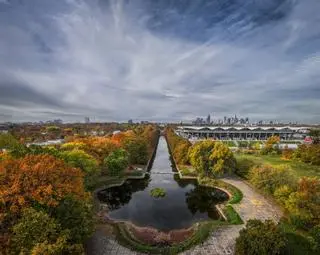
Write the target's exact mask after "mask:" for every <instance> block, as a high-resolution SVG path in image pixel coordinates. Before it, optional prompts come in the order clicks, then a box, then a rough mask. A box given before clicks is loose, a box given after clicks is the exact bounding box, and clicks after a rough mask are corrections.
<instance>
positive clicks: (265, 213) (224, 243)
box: [182, 177, 282, 255]
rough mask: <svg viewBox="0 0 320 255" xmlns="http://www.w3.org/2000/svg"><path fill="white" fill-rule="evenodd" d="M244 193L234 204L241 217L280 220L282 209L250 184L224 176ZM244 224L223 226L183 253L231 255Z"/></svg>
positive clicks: (188, 254) (187, 254)
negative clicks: (238, 201)
mask: <svg viewBox="0 0 320 255" xmlns="http://www.w3.org/2000/svg"><path fill="white" fill-rule="evenodd" d="M222 180H223V181H225V182H228V183H230V184H232V185H234V186H236V187H237V188H238V189H240V190H241V191H242V193H243V199H242V200H241V202H240V203H239V204H236V205H233V207H234V209H235V210H236V211H237V212H238V214H239V215H240V217H241V219H242V220H243V221H244V222H247V221H248V220H249V219H259V220H266V219H272V220H274V221H279V220H280V218H281V215H282V212H281V210H280V209H279V208H278V207H277V206H275V205H273V204H271V203H270V202H269V201H267V200H266V199H265V198H264V197H263V196H262V195H260V194H258V193H257V192H256V191H255V190H254V189H252V188H251V187H250V186H249V185H248V184H246V183H245V182H244V181H242V180H241V179H239V178H236V177H233V178H224V179H222ZM243 227H244V225H232V226H228V227H221V228H220V229H218V230H217V231H215V232H213V233H212V236H211V237H209V238H208V240H206V241H205V242H204V243H203V244H201V245H198V246H196V247H194V248H193V249H191V250H189V251H186V252H184V253H182V254H183V255H207V254H208V255H229V254H233V253H234V246H235V241H236V238H237V237H238V235H239V231H240V230H241V229H242V228H243Z"/></svg>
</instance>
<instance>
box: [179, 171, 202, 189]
mask: <svg viewBox="0 0 320 255" xmlns="http://www.w3.org/2000/svg"><path fill="white" fill-rule="evenodd" d="M173 179H174V180H175V181H176V183H178V185H179V187H181V188H185V187H186V186H188V185H189V184H193V185H194V186H196V184H197V180H192V179H191V180H190V179H189V180H188V179H181V178H180V177H179V175H178V174H175V175H174V177H173Z"/></svg>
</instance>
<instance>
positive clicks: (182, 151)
mask: <svg viewBox="0 0 320 255" xmlns="http://www.w3.org/2000/svg"><path fill="white" fill-rule="evenodd" d="M190 147H191V143H190V142H189V141H183V142H182V143H180V144H179V145H177V146H176V147H175V149H174V151H173V156H174V159H175V160H176V162H177V163H178V164H181V165H187V164H188V163H189V157H188V153H189V149H190Z"/></svg>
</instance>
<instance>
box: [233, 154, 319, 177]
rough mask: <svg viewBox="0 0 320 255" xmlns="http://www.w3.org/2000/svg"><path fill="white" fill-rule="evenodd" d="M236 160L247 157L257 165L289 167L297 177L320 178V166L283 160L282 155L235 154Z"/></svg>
mask: <svg viewBox="0 0 320 255" xmlns="http://www.w3.org/2000/svg"><path fill="white" fill-rule="evenodd" d="M235 157H236V158H240V157H245V158H248V159H251V160H253V161H255V162H256V163H257V164H270V165H274V166H277V165H282V164H287V165H289V166H290V167H291V168H292V170H293V172H294V173H295V174H296V176H297V177H301V176H317V177H320V166H315V165H310V164H306V163H303V162H298V161H295V160H284V159H281V155H247V154H235Z"/></svg>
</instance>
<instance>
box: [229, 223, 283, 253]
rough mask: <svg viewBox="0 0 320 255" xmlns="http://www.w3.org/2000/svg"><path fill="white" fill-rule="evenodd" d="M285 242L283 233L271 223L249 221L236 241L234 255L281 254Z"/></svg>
mask: <svg viewBox="0 0 320 255" xmlns="http://www.w3.org/2000/svg"><path fill="white" fill-rule="evenodd" d="M286 244H287V240H286V238H285V235H284V233H282V231H281V230H280V228H279V227H278V226H277V225H276V224H275V223H274V222H273V221H272V220H266V221H265V222H262V221H260V220H249V221H248V222H247V224H246V228H245V229H242V230H240V236H239V237H238V238H237V239H236V248H235V253H236V254H238V255H248V254H250V255H277V254H283V252H284V249H285V247H286Z"/></svg>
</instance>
